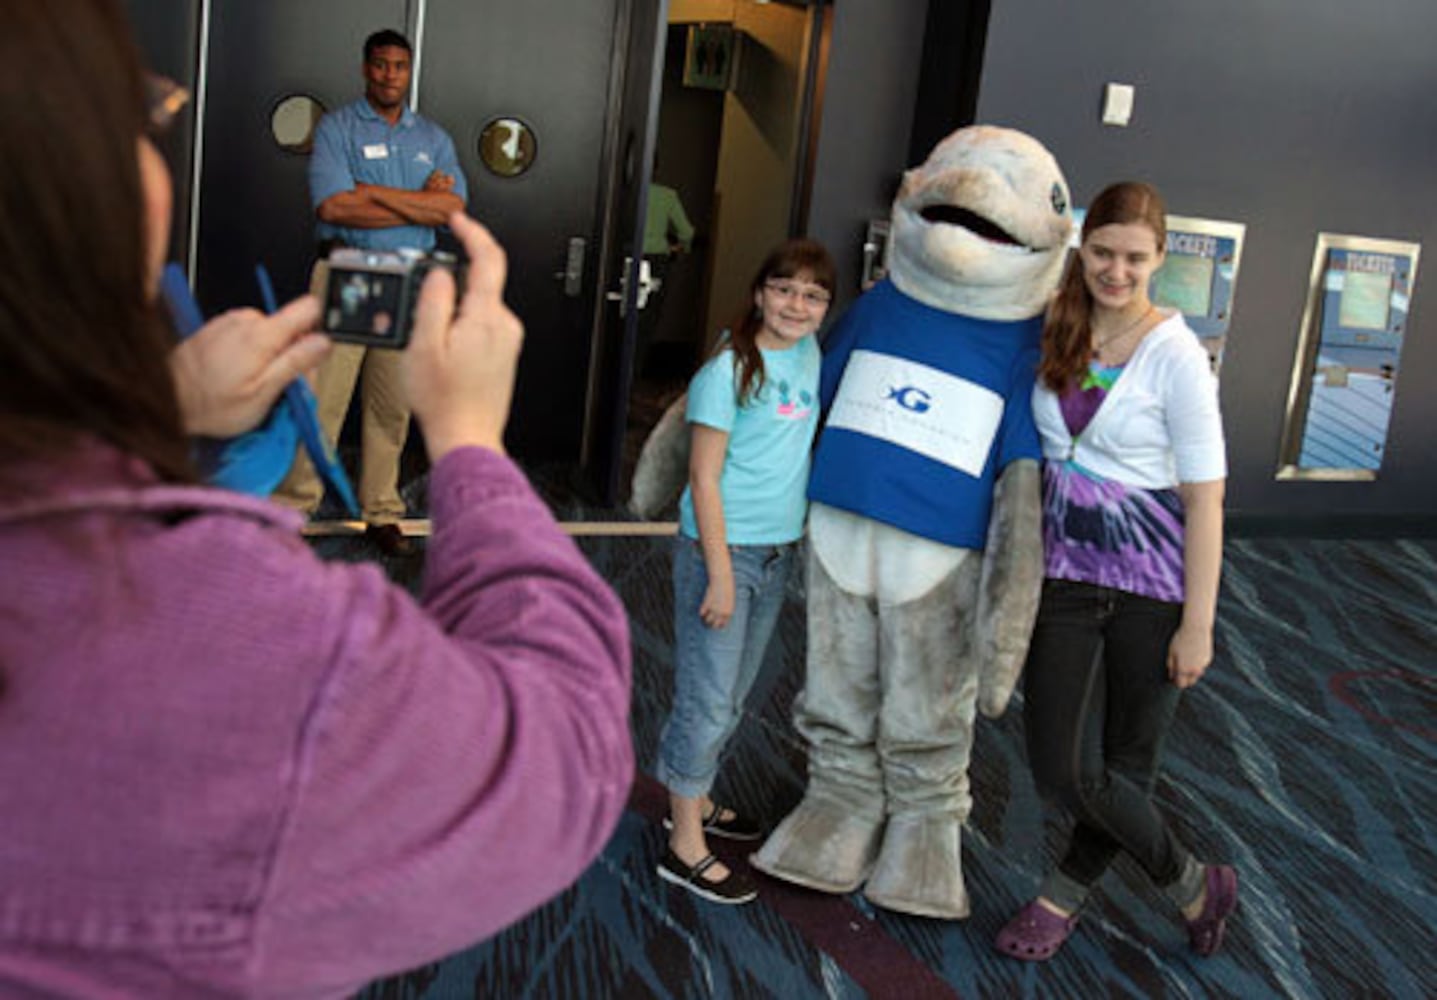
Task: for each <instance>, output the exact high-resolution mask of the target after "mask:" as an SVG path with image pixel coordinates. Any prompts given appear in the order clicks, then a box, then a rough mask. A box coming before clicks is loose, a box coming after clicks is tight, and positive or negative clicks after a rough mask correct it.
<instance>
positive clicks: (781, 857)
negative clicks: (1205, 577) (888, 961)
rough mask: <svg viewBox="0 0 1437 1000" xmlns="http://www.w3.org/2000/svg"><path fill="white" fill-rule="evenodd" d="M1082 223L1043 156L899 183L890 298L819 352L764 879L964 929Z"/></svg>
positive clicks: (941, 151) (1016, 151)
mask: <svg viewBox="0 0 1437 1000" xmlns="http://www.w3.org/2000/svg"><path fill="white" fill-rule="evenodd" d="M1071 227H1072V219H1071V214H1070V212H1069V209H1068V189H1067V184H1066V182H1065V181H1064V180H1063V177H1062V174H1061V172H1060V171H1059V170H1058V166H1057V164H1056V163H1055V162H1054V160H1053V158H1052V156H1051V155H1049V153H1048V152H1047V151H1046V150H1045V149H1044V148H1043V147H1042V146H1041V145H1040V144H1039V143H1037V142H1036V141H1035V140H1033V139H1031V138H1029V137H1028V136H1025V135H1022V134H1021V133H1017V132H1013V131H1011V130H1007V129H998V128H988V127H974V128H968V129H963V130H960V131H958V132H956V133H954V134H953V135H952V136H949V137H948V138H947V139H946V140H944V141H943V142H942V143H940V144H939V146H938V147H937V148H936V149H935V150H934V151H933V154H932V155H931V156H930V157H929V159H928V160H927V162H925V163H924V164H923V165H922V166H921V167H918V168H917V169H915V170H912V171H909V173H908V174H907V175H905V177H904V183H903V186H902V188H901V190H900V191H899V194H898V198H897V200H896V201H895V203H894V209H893V224H892V233H893V236H892V239H893V249H892V259H891V262H890V274H891V280H890V281H886V282H882V283H880V284H879V285H878V286H876V287H875V288H874V289H873V290H871V291H870V292H868V293H867V294H865V295H864V296H862V297H861V298H860V299H859V300H858V301H857V302H855V303H854V304H853V306H851V307H850V308H849V310H848V311H847V313H845V315H844V317H843V319H842V320H841V321H840V323H839V324H838V325H837V326H836V327H835V328H834V330H833V332H832V334H831V335H830V337H829V339H828V343H827V344H826V345H825V358H824V373H823V387H822V388H823V402H824V405H825V407H826V408H827V409H828V417H827V421H826V423H825V427H824V430H823V434H822V438H821V440H820V445H819V450H818V454H817V456H816V457H815V460H814V471H813V479H812V481H811V486H810V498H811V499H812V500H813V506H812V513H811V519H810V538H811V546H810V558H809V566H808V573H809V576H808V637H809V648H808V672H807V678H806V682H805V686H804V690H803V692H802V694H801V695H800V696H799V698H798V700H797V702H796V703H795V720H794V721H795V725H796V727H797V728H798V730H799V732H800V733H801V734H802V735H803V736H804V738H805V739H806V740H807V741H808V744H809V783H808V788H807V791H806V793H805V796H804V799H803V801H802V802H801V803H800V804H799V806H798V807H797V808H796V809H795V810H794V811H793V812H792V813H790V814H789V815H788V816H787V817H786V818H785V819H784V820H783V821H782V822H781V823H780V824H779V826H778V827H777V829H775V830H774V832H773V834H772V835H771V836H770V837H769V839H768V841H767V842H766V843H765V844H764V846H763V848H762V849H761V850H760V851H759V852H758V853H757V854H756V855H754V857H753V859H752V860H753V864H754V866H755V867H757V868H758V869H760V870H762V871H764V872H767V873H768V874H770V875H773V876H775V877H778V878H782V879H786V880H788V881H792V882H796V883H798V884H800V885H805V886H808V887H811V888H814V889H820V890H824V891H829V892H848V891H852V890H853V889H855V888H857V887H858V886H860V885H862V886H863V888H864V894H865V895H866V896H867V897H868V898H869V899H870V900H871V901H872V902H874V903H875V904H877V905H879V906H882V907H885V908H887V909H893V910H899V911H902V912H905V913H913V914H918V915H921V916H929V917H945V918H960V917H964V916H967V914H968V909H969V905H968V895H967V891H966V889H965V887H964V882H963V873H962V859H961V852H960V837H961V831H962V825H963V822H964V821H965V820H966V819H967V817H968V813H969V811H970V809H971V807H972V798H971V795H970V793H969V787H968V761H969V753H970V750H971V748H972V744H973V726H974V722H975V718H976V713H977V711H978V710H979V709H980V708H981V710H982V711H983V713H984V714H985V715H990V716H996V715H999V714H1001V713H1002V711H1003V709H1004V708H1005V706H1006V705H1007V702H1008V699H1009V697H1010V695H1011V693H1012V691H1013V687H1014V685H1015V683H1016V681H1017V677H1018V672H1019V671H1020V670H1021V667H1022V663H1023V659H1024V656H1025V655H1026V650H1027V641H1028V634H1029V632H1030V630H1031V627H1032V623H1033V619H1034V616H1035V615H1036V612H1037V601H1038V592H1039V587H1040V584H1041V580H1042V572H1043V566H1042V533H1041V531H1040V529H1039V521H1040V516H1041V513H1040V496H1039V475H1038V465H1037V459H1038V455H1039V451H1038V442H1037V434H1036V431H1035V430H1034V428H1033V425H1032V417H1031V411H1030V396H1031V392H1032V386H1033V380H1034V371H1035V367H1036V360H1037V346H1038V334H1039V331H1040V328H1041V318H1040V317H1041V313H1042V311H1043V308H1044V306H1045V305H1046V303H1047V299H1048V297H1049V295H1050V294H1051V292H1052V290H1053V288H1054V287H1055V286H1056V284H1057V280H1058V274H1059V271H1060V269H1061V267H1062V263H1063V255H1064V249H1065V246H1066V242H1067V238H1068V234H1069V232H1070V230H1071Z"/></svg>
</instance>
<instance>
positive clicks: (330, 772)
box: [0, 0, 633, 998]
mask: <svg viewBox="0 0 1437 1000" xmlns="http://www.w3.org/2000/svg"><path fill="white" fill-rule="evenodd" d="M0 59H3V64H4V65H5V66H6V68H7V72H6V73H5V74H4V75H3V76H0V95H3V97H0V99H3V102H4V104H5V106H6V108H7V111H6V113H5V114H4V115H3V116H0V261H4V264H3V266H0V566H3V572H0V817H3V818H0V995H3V996H5V997H38V996H45V997H53V996H66V997H98V996H105V997H114V996H133V997H147V998H150V997H167V996H187V997H189V996H220V995H224V996H305V997H308V996H325V997H327V996H334V997H338V996H344V995H346V994H348V993H350V992H352V991H353V990H355V989H356V988H358V987H360V986H361V985H363V984H364V983H365V982H366V981H368V980H370V979H372V978H374V977H376V976H379V975H382V974H385V973H389V972H393V971H396V970H400V969H404V968H406V967H411V966H413V965H416V964H419V963H423V962H426V961H430V960H432V959H435V958H438V957H439V956H442V955H444V954H446V953H448V952H451V951H454V950H456V949H459V948H462V947H464V946H466V945H469V944H471V943H472V942H474V941H476V940H478V939H480V938H483V937H484V936H486V935H489V934H492V933H494V932H495V931H497V930H499V929H500V928H502V927H504V926H505V925H506V924H509V923H510V922H512V921H514V920H516V919H517V918H519V917H520V916H522V915H523V914H524V913H526V912H527V911H529V910H531V909H532V908H534V907H535V906H537V905H539V904H540V903H542V902H543V901H544V900H546V899H547V898H548V897H550V896H552V895H553V894H554V893H556V892H558V891H559V890H561V889H563V888H564V887H565V886H567V885H569V884H570V883H571V882H572V881H573V880H574V879H575V878H576V877H577V876H578V875H579V873H580V872H581V871H582V870H583V869H584V867H585V866H586V865H587V864H588V863H589V861H590V860H591V859H592V858H593V857H594V856H595V855H596V854H597V852H598V851H599V849H600V848H601V847H602V846H603V844H604V842H605V841H606V839H607V838H608V836H609V833H610V832H611V830H612V829H613V827H614V824H615V822H616V820H617V818H618V815H619V813H620V811H621V809H622V808H623V804H624V801H625V798H626V795H627V790H628V786H629V781H630V776H631V773H632V765H633V759H632V750H631V747H630V742H629V735H628V727H627V723H626V717H627V710H628V688H629V656H628V636H627V631H626V626H625V616H624V612H623V608H622V606H621V605H620V604H619V602H618V600H617V599H616V598H615V596H614V594H613V593H612V592H611V591H610V590H609V588H608V587H607V586H605V584H604V583H603V582H602V581H601V580H600V579H599V578H598V576H596V575H595V573H594V572H593V571H592V570H591V569H590V567H589V566H588V565H587V563H586V562H585V560H584V559H583V557H582V555H581V554H580V553H579V552H578V550H577V549H576V548H575V547H574V546H573V544H572V543H571V542H570V541H569V540H568V539H567V538H565V537H564V535H563V534H562V533H561V532H560V531H559V529H558V528H557V526H556V525H555V524H554V521H553V519H552V518H551V517H550V515H549V513H548V512H547V510H546V509H545V508H544V506H543V505H542V504H541V503H540V501H539V500H538V499H537V498H536V497H535V495H534V493H533V492H532V491H531V490H530V488H529V486H528V485H527V483H526V482H525V480H524V477H523V476H522V475H521V474H520V472H519V470H518V469H517V468H516V467H515V466H514V465H513V464H512V463H511V462H510V461H509V460H508V459H507V458H506V457H505V455H504V452H503V447H502V444H501V440H502V434H503V430H504V425H505V421H506V419H507V414H508V408H509V400H510V395H511V392H512V386H513V380H514V368H515V363H516V359H517V356H518V351H519V345H520V340H521V338H522V329H521V326H520V324H519V322H518V320H517V319H515V317H514V316H513V315H512V314H510V313H509V312H508V310H507V309H505V307H504V304H503V301H502V292H503V285H504V269H505V263H504V255H503V252H502V251H501V250H500V248H499V247H498V245H497V244H495V243H494V241H493V240H492V239H491V238H490V237H489V235H488V234H487V232H485V231H484V230H483V229H482V228H481V227H480V226H479V225H478V224H476V223H474V222H472V221H471V220H468V219H466V218H463V217H462V216H458V215H456V216H454V217H453V218H452V219H451V220H450V222H451V225H452V227H453V229H454V232H455V234H456V235H457V236H458V237H459V238H460V239H461V240H462V241H463V243H464V245H465V248H466V250H467V251H468V253H469V255H470V257H471V269H470V271H469V278H468V281H467V287H466V288H465V289H464V291H463V294H462V297H461V298H459V299H458V302H457V308H456V289H455V287H454V283H453V281H452V280H451V279H450V278H449V277H448V276H447V275H435V276H432V277H430V278H429V279H428V281H427V282H426V284H425V287H424V292H423V296H422V300H421V304H420V307H419V315H418V319H417V321H416V325H415V333H414V338H413V343H412V346H411V347H410V349H409V351H408V354H407V375H406V378H407V389H408V394H409V397H410V400H411V402H412V404H413V407H414V413H415V415H416V417H417V418H418V419H419V420H420V422H421V423H422V425H423V428H424V436H425V441H426V444H427V446H428V448H429V452H430V457H431V459H432V460H433V474H432V481H431V488H430V492H431V504H432V513H433V518H434V525H435V530H434V535H433V538H432V540H431V543H430V545H429V551H428V562H427V565H426V567H425V580H424V586H423V595H422V598H421V599H420V600H417V601H416V600H414V599H412V598H411V597H410V596H409V595H408V594H406V593H405V592H403V591H402V590H400V589H398V588H396V587H394V586H391V585H390V584H389V583H388V582H386V580H385V579H384V577H383V575H382V574H381V573H380V572H379V571H378V570H377V569H375V568H374V567H371V566H363V565H333V564H326V563H323V562H321V561H319V560H318V559H316V558H315V557H314V555H313V554H312V553H311V552H310V551H309V549H308V548H307V547H306V546H305V545H304V544H303V543H302V542H301V541H300V539H299V537H298V532H297V529H298V527H299V522H298V519H297V517H296V516H294V515H293V514H291V513H288V512H286V511H284V510H282V509H280V508H278V507H275V506H272V505H271V504H269V503H267V502H263V501H258V500H253V499H249V498H245V497H241V496H238V495H235V494H229V493H225V492H221V491H217V490H212V489H206V488H204V487H202V486H200V485H198V484H197V483H196V481H195V475H194V472H193V470H192V468H191V465H190V461H189V438H190V436H191V435H208V436H215V437H223V436H229V435H233V434H236V433H239V432H242V431H244V430H246V429H248V428H250V427H253V426H255V425H256V424H257V423H258V422H259V421H260V420H261V419H262V418H263V416H264V415H265V414H266V413H267V412H268V410H269V409H270V407H271V406H272V404H273V403H274V401H275V399H276V398H277V396H278V394H279V393H280V391H281V390H282V388H283V387H284V386H285V385H286V384H287V383H288V382H289V381H290V380H292V379H293V378H294V376H295V375H296V373H298V372H300V371H302V370H305V369H307V368H309V367H311V366H312V365H313V364H314V363H315V362H316V361H317V360H318V359H319V358H320V357H321V356H322V355H323V354H324V352H325V351H326V350H327V349H328V345H327V341H326V339H325V338H324V337H322V336H320V335H317V334H314V333H311V332H309V331H311V330H312V328H313V326H314V323H315V320H316V317H317V314H318V308H317V306H316V303H315V302H314V301H313V300H311V299H309V298H304V299H300V300H297V301H296V302H294V303H291V304H290V305H289V306H287V307H286V308H284V309H282V310H280V311H279V312H278V313H276V314H275V315H274V316H272V317H264V316H261V315H259V314H258V313H254V312H248V311H242V312H236V313H230V314H226V315H225V316H222V317H220V318H219V319H217V320H215V321H214V322H212V323H211V324H209V325H208V326H207V327H205V328H204V329H203V330H201V332H200V333H198V334H197V335H196V336H195V337H194V338H192V339H191V340H188V341H186V342H185V343H184V344H183V345H182V346H180V347H178V348H175V347H174V346H173V343H172V340H171V338H170V337H169V335H168V334H167V333H166V332H165V331H164V330H163V328H162V326H161V324H160V323H159V321H158V319H157V314H156V311H155V291H156V286H157V280H158V274H159V263H160V261H161V260H162V258H163V253H164V249H165V243H166V241H167V238H168V233H169V213H170V189H169V180H168V177H167V175H166V172H165V167H164V164H163V162H162V160H161V159H160V157H159V155H158V153H157V152H156V151H155V149H154V147H153V146H152V145H151V144H150V142H149V140H148V139H147V138H145V135H144V133H145V131H146V127H147V126H146V114H147V109H146V100H145V80H144V77H143V74H142V71H141V69H140V66H139V63H138V61H137V58H136V55H135V52H134V48H133V46H132V44H131V42H130V40H129V36H128V31H127V28H126V26H125V24H124V20H123V17H122V15H121V14H120V13H119V11H118V9H117V5H116V4H115V3H114V2H113V0H49V2H47V3H43V4H39V3H26V4H19V5H15V7H14V9H12V10H7V17H6V25H5V29H4V30H3V31H0ZM152 110H153V109H152Z"/></svg>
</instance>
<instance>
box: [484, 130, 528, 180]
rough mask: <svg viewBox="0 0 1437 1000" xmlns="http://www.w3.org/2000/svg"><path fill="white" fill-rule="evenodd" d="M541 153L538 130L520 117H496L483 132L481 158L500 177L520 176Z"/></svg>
mask: <svg viewBox="0 0 1437 1000" xmlns="http://www.w3.org/2000/svg"><path fill="white" fill-rule="evenodd" d="M538 152H539V143H538V140H537V139H535V138H534V130H533V129H531V128H530V127H529V126H528V125H527V124H526V123H525V122H523V121H521V120H519V119H518V118H495V119H494V120H493V121H491V122H489V124H487V125H485V126H484V128H483V130H482V131H481V132H480V133H479V159H480V161H481V162H482V163H483V164H484V166H486V167H487V168H489V170H490V172H491V173H494V174H497V175H499V176H500V177H518V176H519V175H520V174H522V173H524V172H525V171H526V170H528V169H529V168H530V167H532V166H533V165H534V158H535V157H536V156H537V155H538Z"/></svg>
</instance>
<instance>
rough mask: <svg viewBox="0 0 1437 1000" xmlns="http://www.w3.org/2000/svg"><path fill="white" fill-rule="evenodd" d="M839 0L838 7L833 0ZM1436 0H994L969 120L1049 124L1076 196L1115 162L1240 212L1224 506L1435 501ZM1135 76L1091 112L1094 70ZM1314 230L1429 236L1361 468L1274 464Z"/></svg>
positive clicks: (1108, 175)
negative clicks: (1298, 468) (1397, 362)
mask: <svg viewBox="0 0 1437 1000" xmlns="http://www.w3.org/2000/svg"><path fill="white" fill-rule="evenodd" d="M840 9H841V8H840ZM1433 38H1437V5H1434V4H1433V3H1432V2H1431V0H1372V2H1371V3H1367V4H1352V3H1350V2H1346V0H1342V2H1338V0H1309V2H1307V3H1302V4H1294V3H1278V2H1276V0H1208V2H1206V3H1202V4H1134V3H1131V2H1129V0H1085V2H1084V3H1081V4H1072V3H1064V2H1062V0H1001V2H998V3H995V4H993V10H992V16H991V21H990V29H989V35H988V45H987V50H986V54H985V57H984V70H983V74H982V84H981V91H980V94H979V102H978V120H979V121H984V122H992V123H996V124H1005V125H1011V126H1014V127H1016V128H1020V129H1023V130H1024V131H1027V132H1030V133H1031V134H1033V135H1034V136H1036V137H1038V138H1039V139H1041V140H1042V141H1043V142H1044V143H1046V144H1047V145H1048V146H1049V148H1051V149H1052V151H1053V153H1054V154H1055V155H1056V156H1057V157H1058V160H1059V162H1061V163H1062V165H1063V168H1064V170H1065V171H1066V173H1067V175H1068V180H1069V182H1070V184H1071V185H1072V189H1073V195H1074V199H1075V201H1076V202H1077V203H1078V204H1083V203H1084V202H1086V200H1087V199H1089V198H1091V197H1092V196H1093V195H1094V194H1095V193H1096V192H1097V191H1098V190H1099V189H1100V188H1101V187H1102V186H1103V185H1104V184H1106V183H1108V182H1110V181H1113V180H1118V179H1120V178H1124V177H1137V178H1141V179H1144V180H1149V181H1151V182H1153V183H1155V184H1156V185H1157V186H1158V187H1159V188H1160V189H1161V190H1162V191H1163V193H1164V194H1165V196H1166V197H1167V200H1168V207H1169V210H1170V211H1171V212H1173V213H1174V214H1177V215H1189V216H1206V217H1212V218H1219V219H1230V220H1233V221H1238V222H1244V223H1246V224H1247V242H1246V246H1245V248H1244V250H1243V258H1242V272H1241V274H1240V276H1239V280H1238V286H1237V291H1236V300H1235V306H1234V314H1233V322H1232V327H1231V337H1230V340H1229V344H1228V348H1227V353H1226V355H1225V357H1224V362H1223V374H1222V402H1223V411H1224V418H1225V423H1226V427H1227V435H1228V455H1229V462H1230V465H1231V478H1230V480H1229V490H1228V506H1229V509H1230V510H1231V511H1233V512H1234V513H1236V514H1237V515H1239V516H1243V515H1247V516H1249V517H1251V518H1252V519H1253V520H1254V521H1262V520H1265V519H1285V520H1287V521H1289V522H1291V521H1294V520H1296V521H1303V520H1314V521H1321V520H1327V521H1331V519H1332V518H1334V517H1335V518H1338V519H1346V520H1347V521H1348V522H1350V523H1352V524H1354V525H1355V526H1361V525H1362V524H1363V523H1364V522H1368V523H1370V522H1372V521H1373V520H1378V521H1381V520H1391V519H1398V518H1402V519H1405V518H1413V517H1415V518H1421V519H1428V518H1432V517H1433V516H1434V515H1437V444H1434V442H1437V435H1434V433H1433V430H1432V429H1433V427H1434V426H1437V303H1434V302H1433V295H1434V294H1437V284H1434V283H1437V272H1434V271H1433V270H1432V269H1433V267H1434V266H1437V258H1434V257H1432V256H1430V255H1431V254H1432V253H1433V252H1434V251H1437V169H1434V166H1437V103H1434V100H1433V94H1434V92H1437V61H1434V60H1433V58H1432V39H1433ZM1109 81H1115V82H1122V83H1131V84H1133V85H1135V86H1136V88H1137V97H1136V101H1135V113H1134V118H1133V124H1132V125H1131V126H1130V127H1128V128H1126V129H1118V128H1109V127H1104V126H1103V125H1101V124H1100V122H1099V104H1100V101H1101V96H1102V89H1103V85H1104V84H1105V83H1107V82H1109ZM1319 231H1326V232H1335V233H1345V234H1350V235H1361V236H1373V237H1384V238H1392V239H1404V240H1413V241H1418V242H1422V243H1424V244H1425V247H1424V250H1425V252H1426V254H1427V255H1428V256H1427V257H1426V259H1424V260H1423V261H1422V262H1421V264H1420V265H1419V268H1418V276H1417V284H1416V288H1415V294H1414V299H1413V307H1412V313H1411V319H1410V322H1409V327H1408V333H1407V343H1406V344H1405V346H1404V347H1403V350H1402V358H1401V371H1400V374H1399V376H1398V380H1397V399H1396V408H1395V411H1394V413H1393V418H1392V424H1391V429H1390V436H1389V447H1388V451H1387V453H1386V457H1385V460H1384V463H1383V467H1382V470H1381V472H1380V473H1379V476H1378V480H1377V481H1376V482H1371V483H1313V482H1276V481H1274V478H1273V476H1274V472H1275V470H1276V468H1277V465H1278V462H1277V458H1278V448H1279V444H1280V438H1281V435H1282V426H1283V419H1284V410H1285V408H1286V401H1287V392H1288V382H1289V379H1290V377H1291V372H1292V361H1293V354H1294V351H1295V350H1296V346H1297V338H1298V335H1299V326H1300V324H1301V320H1302V310H1303V304H1304V296H1305V293H1306V290H1307V281H1308V273H1309V270H1310V268H1311V264H1312V253H1313V246H1314V241H1315V239H1316V236H1317V233H1318V232H1319Z"/></svg>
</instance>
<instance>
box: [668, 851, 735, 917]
mask: <svg viewBox="0 0 1437 1000" xmlns="http://www.w3.org/2000/svg"><path fill="white" fill-rule="evenodd" d="M717 863H718V858H717V857H715V856H714V855H712V854H709V855H707V856H705V857H704V858H702V859H700V860H699V863H698V864H696V865H686V864H684V862H683V861H682V860H681V859H680V858H679V856H678V855H677V854H675V853H674V852H673V850H672V848H668V847H665V848H664V856H663V857H662V858H660V859H659V877H660V878H662V879H665V880H666V881H669V882H672V883H673V884H674V885H679V886H683V887H684V888H685V889H687V890H688V891H689V892H691V893H693V894H694V895H695V896H699V897H701V898H703V899H707V900H708V901H709V902H712V903H726V904H728V905H731V906H732V905H736V904H738V903H747V902H750V901H752V900H753V899H754V898H755V897H757V896H758V888H757V887H756V886H755V885H754V884H753V881H752V880H751V879H749V878H748V876H746V875H740V874H739V873H738V872H736V871H734V870H733V869H732V868H730V869H729V873H728V875H727V876H726V877H724V878H722V879H718V880H714V879H710V878H706V877H705V876H704V873H705V872H707V871H708V870H709V869H710V868H712V867H713V866H714V865H715V864H717Z"/></svg>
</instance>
